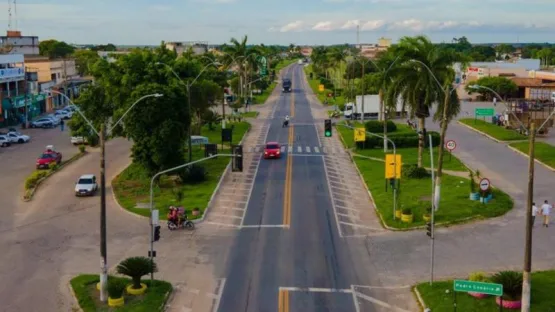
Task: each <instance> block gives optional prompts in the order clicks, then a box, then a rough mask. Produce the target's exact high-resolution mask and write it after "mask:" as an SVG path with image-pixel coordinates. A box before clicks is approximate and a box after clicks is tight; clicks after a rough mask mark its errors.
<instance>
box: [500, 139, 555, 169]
mask: <svg viewBox="0 0 555 312" xmlns="http://www.w3.org/2000/svg"><path fill="white" fill-rule="evenodd" d="M509 146H512V147H514V148H516V149H517V150H519V151H521V152H523V153H524V154H526V155H528V149H529V148H530V144H529V143H528V142H518V143H512V144H509ZM534 158H536V159H537V160H539V161H541V162H543V163H544V164H546V165H548V166H550V167H552V168H555V146H553V145H551V144H548V143H544V142H536V143H535V144H534Z"/></svg>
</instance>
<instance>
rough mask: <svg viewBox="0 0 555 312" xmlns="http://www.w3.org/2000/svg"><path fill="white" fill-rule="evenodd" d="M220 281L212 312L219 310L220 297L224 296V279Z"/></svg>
mask: <svg viewBox="0 0 555 312" xmlns="http://www.w3.org/2000/svg"><path fill="white" fill-rule="evenodd" d="M221 281H222V282H221V283H220V287H219V289H218V294H217V295H216V299H215V301H216V302H214V305H213V308H212V312H217V311H218V309H219V308H220V301H221V300H222V296H223V294H224V287H225V281H226V279H225V278H222V279H221Z"/></svg>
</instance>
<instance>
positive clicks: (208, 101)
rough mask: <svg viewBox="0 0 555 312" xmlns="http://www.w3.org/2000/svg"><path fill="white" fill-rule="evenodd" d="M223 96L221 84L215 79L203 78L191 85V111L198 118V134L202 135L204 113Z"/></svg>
mask: <svg viewBox="0 0 555 312" xmlns="http://www.w3.org/2000/svg"><path fill="white" fill-rule="evenodd" d="M222 97H223V92H222V91H221V88H220V86H219V85H218V84H217V83H215V82H213V81H210V80H201V81H197V83H195V84H194V85H192V86H191V112H192V114H193V115H194V116H195V119H196V125H197V129H196V134H199V135H200V131H201V127H202V116H203V114H204V113H206V112H207V111H209V110H210V109H211V108H212V107H214V106H215V105H217V104H218V102H219V101H221V100H222V99H221V98H222Z"/></svg>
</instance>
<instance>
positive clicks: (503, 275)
mask: <svg viewBox="0 0 555 312" xmlns="http://www.w3.org/2000/svg"><path fill="white" fill-rule="evenodd" d="M491 281H492V282H493V283H496V284H501V285H503V299H506V300H511V301H516V300H520V298H521V296H522V273H521V272H516V271H501V272H499V273H496V274H494V275H493V276H492V277H491Z"/></svg>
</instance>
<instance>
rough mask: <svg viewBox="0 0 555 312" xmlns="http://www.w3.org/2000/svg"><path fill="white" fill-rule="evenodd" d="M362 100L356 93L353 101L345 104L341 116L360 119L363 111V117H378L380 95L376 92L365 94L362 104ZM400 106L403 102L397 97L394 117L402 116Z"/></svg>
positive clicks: (401, 106)
mask: <svg viewBox="0 0 555 312" xmlns="http://www.w3.org/2000/svg"><path fill="white" fill-rule="evenodd" d="M362 102H363V101H362V96H361V95H357V96H356V98H355V103H347V104H345V110H344V111H343V116H344V117H345V118H346V119H358V120H360V116H361V114H362V113H363V112H364V119H378V118H379V116H380V96H379V95H377V94H367V95H365V96H364V106H363V104H362ZM363 108H364V109H363ZM402 108H403V102H402V100H401V98H399V100H398V101H397V109H396V111H395V114H394V116H395V117H401V116H402V114H403V111H402Z"/></svg>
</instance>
